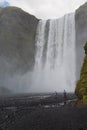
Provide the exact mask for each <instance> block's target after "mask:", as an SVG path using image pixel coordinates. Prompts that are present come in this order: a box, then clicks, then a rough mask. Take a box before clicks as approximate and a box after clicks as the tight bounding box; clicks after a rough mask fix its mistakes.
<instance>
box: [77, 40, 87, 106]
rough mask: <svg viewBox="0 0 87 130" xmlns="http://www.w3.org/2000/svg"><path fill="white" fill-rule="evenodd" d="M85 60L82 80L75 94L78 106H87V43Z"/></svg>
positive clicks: (79, 81)
mask: <svg viewBox="0 0 87 130" xmlns="http://www.w3.org/2000/svg"><path fill="white" fill-rule="evenodd" d="M84 50H85V54H86V56H85V58H84V63H83V66H82V68H81V73H80V80H78V81H77V83H76V89H75V94H76V95H77V97H78V100H77V104H78V105H87V42H86V44H85V46H84Z"/></svg>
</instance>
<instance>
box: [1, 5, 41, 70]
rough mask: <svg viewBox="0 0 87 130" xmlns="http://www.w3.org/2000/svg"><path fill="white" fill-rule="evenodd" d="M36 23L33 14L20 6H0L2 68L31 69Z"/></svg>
mask: <svg viewBox="0 0 87 130" xmlns="http://www.w3.org/2000/svg"><path fill="white" fill-rule="evenodd" d="M37 24H38V20H37V19H36V18H35V17H34V16H32V15H29V14H28V13H26V12H24V11H23V10H21V9H20V8H16V7H6V8H0V61H1V64H2V65H3V68H4V69H5V68H6V67H7V68H8V69H10V71H14V72H15V71H17V72H18V71H20V72H23V71H26V70H27V69H32V67H33V64H34V53H35V50H34V49H35V35H36V28H37ZM11 65H12V67H11ZM9 67H10V68H9ZM0 69H1V71H2V68H1V67H0Z"/></svg>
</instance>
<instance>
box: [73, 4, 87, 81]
mask: <svg viewBox="0 0 87 130" xmlns="http://www.w3.org/2000/svg"><path fill="white" fill-rule="evenodd" d="M75 22H76V65H77V68H76V74H77V79H79V75H80V69H81V66H82V63H83V58H84V50H83V46H84V43H85V42H86V41H87V3H85V4H84V5H82V6H81V7H80V8H79V9H77V10H76V15H75Z"/></svg>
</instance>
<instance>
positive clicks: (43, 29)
mask: <svg viewBox="0 0 87 130" xmlns="http://www.w3.org/2000/svg"><path fill="white" fill-rule="evenodd" d="M75 68H76V67H75V14H74V13H72V14H68V15H65V16H64V17H62V18H60V19H55V20H46V21H44V20H40V21H39V25H38V28H37V36H36V56H35V67H34V79H33V82H34V83H33V85H32V91H37V92H46V91H48V92H52V91H58V92H61V91H64V89H65V90H66V91H74V88H75V80H76V77H75Z"/></svg>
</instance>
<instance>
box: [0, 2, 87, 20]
mask: <svg viewBox="0 0 87 130" xmlns="http://www.w3.org/2000/svg"><path fill="white" fill-rule="evenodd" d="M0 1H4V0H0ZM6 1H8V2H9V3H10V5H12V6H17V7H21V8H22V9H23V10H25V11H27V12H29V13H31V14H34V15H35V16H36V17H38V18H42V19H48V18H58V17H61V16H63V15H64V14H66V13H70V12H74V11H75V9H77V8H78V7H79V6H80V5H82V4H83V3H85V2H86V1H87V0H6Z"/></svg>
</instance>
